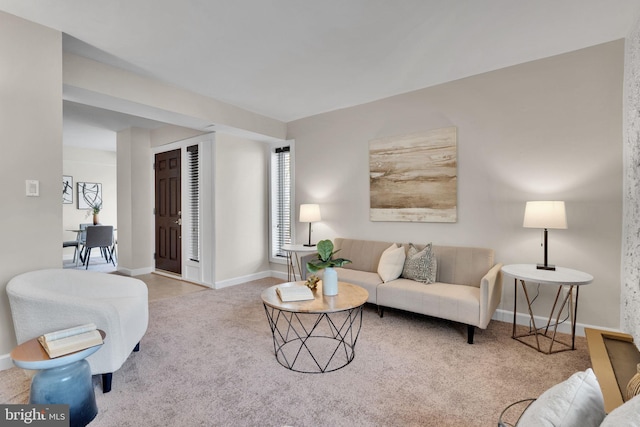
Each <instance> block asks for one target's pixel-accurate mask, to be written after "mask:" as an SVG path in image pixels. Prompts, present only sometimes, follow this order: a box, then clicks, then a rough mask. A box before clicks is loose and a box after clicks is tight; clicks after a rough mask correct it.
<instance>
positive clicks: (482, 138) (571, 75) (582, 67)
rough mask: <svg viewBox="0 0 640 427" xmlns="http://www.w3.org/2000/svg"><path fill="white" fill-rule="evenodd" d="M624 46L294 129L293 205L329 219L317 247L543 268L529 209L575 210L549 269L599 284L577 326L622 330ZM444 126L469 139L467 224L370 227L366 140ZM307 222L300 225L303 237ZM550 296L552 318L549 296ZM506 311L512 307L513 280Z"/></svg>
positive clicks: (317, 232)
mask: <svg viewBox="0 0 640 427" xmlns="http://www.w3.org/2000/svg"><path fill="white" fill-rule="evenodd" d="M623 46H624V45H623V41H616V42H612V43H607V44H604V45H600V46H595V47H591V48H588V49H584V50H580V51H576V52H572V53H568V54H565V55H560V56H556V57H551V58H547V59H542V60H539V61H535V62H530V63H527V64H522V65H518V66H514V67H509V68H505V69H502V70H498V71H495V72H490V73H486V74H482V75H478V76H473V77H470V78H466V79H462V80H458V81H454V82H451V83H448V84H443V85H439V86H435V87H431V88H427V89H423V90H419V91H415V92H411V93H407V94H404V95H399V96H394V97H391V98H387V99H384V100H380V101H377V102H372V103H369V104H364V105H360V106H356V107H353V108H347V109H343V110H338V111H333V112H330V113H326V114H321V115H318V116H314V117H309V118H306V119H301V120H298V121H295V122H292V123H289V124H288V129H289V133H288V138H289V139H295V141H296V159H295V160H296V200H297V201H300V202H301V201H304V202H309V203H310V202H318V203H320V205H321V209H322V222H320V223H318V224H316V225H314V234H313V237H314V239H318V240H319V239H321V238H333V237H336V236H344V237H353V238H361V239H374V240H387V241H397V242H419V243H426V242H430V241H433V242H434V243H435V244H442V245H464V246H482V247H490V248H494V249H495V250H496V255H497V260H498V261H500V262H503V263H506V264H509V263H536V262H542V248H541V247H540V241H541V233H540V231H538V230H532V229H525V228H523V227H522V220H523V214H524V205H525V202H526V201H527V200H545V199H558V200H565V201H566V203H567V216H568V223H569V229H567V230H551V231H550V242H549V257H550V262H552V263H555V264H558V265H561V266H565V267H570V268H575V269H578V270H583V271H587V272H589V273H591V274H592V275H593V276H594V277H595V280H594V282H593V284H592V285H589V286H588V287H584V289H583V290H582V291H581V292H580V310H579V313H578V321H579V322H581V323H586V324H593V325H599V326H603V327H611V328H617V327H619V313H620V310H619V301H620V247H621V216H622V211H621V207H622V199H621V188H622V133H621V132H622V126H621V123H622V111H621V108H622V94H621V91H622V74H623V50H624V49H623ZM445 126H456V127H457V129H458V221H457V222H456V223H454V224H445V223H401V222H371V221H369V199H368V197H369V176H368V172H369V167H368V143H369V141H370V140H372V139H374V138H380V137H385V136H393V135H404V134H408V133H412V132H418V131H425V130H430V129H436V128H440V127H445ZM305 225H306V224H298V227H297V231H298V236H304V235H305V233H304V226H305ZM301 239H302V238H299V239H298V241H299V242H300V241H302V240H301ZM541 294H542V296H541V299H540V300H539V303H538V308H539V309H541V310H542V314H544V313H546V310H543V308H544V307H545V306H548V305H549V300H550V298H551V292H550V290H549V289H542V290H541ZM502 301H503V302H502V304H501V308H503V309H506V310H512V306H513V303H512V301H513V281H511V280H507V281H505V290H504V295H503V300H502ZM523 307H524V306H523V305H520V306H519V307H518V308H519V310H521V311H523V310H524V308H523Z"/></svg>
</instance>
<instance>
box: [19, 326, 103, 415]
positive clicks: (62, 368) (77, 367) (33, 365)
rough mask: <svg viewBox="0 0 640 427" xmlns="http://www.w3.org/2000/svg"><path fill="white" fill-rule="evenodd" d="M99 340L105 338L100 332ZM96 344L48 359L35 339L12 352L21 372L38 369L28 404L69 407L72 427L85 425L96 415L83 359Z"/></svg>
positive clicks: (89, 371) (94, 402)
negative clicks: (22, 370) (21, 369)
mask: <svg viewBox="0 0 640 427" xmlns="http://www.w3.org/2000/svg"><path fill="white" fill-rule="evenodd" d="M100 334H101V335H102V339H103V340H104V338H105V337H106V335H107V334H106V333H105V332H104V331H102V330H101V331H100ZM100 347H102V345H96V346H94V347H89V348H86V349H84V350H80V351H76V352H75V353H70V354H67V355H64V356H60V357H56V358H53V359H51V358H50V357H49V355H48V354H47V352H46V351H45V349H44V348H42V345H40V343H39V342H38V339H37V338H34V339H31V340H29V341H26V342H24V343H22V344H20V345H19V346H17V347H16V348H14V349H13V351H12V352H11V359H12V360H13V363H14V364H15V365H16V366H17V367H19V368H23V369H32V370H38V371H39V372H38V373H37V374H35V376H34V377H33V379H32V380H31V392H30V394H29V403H33V404H45V405H46V404H64V405H69V418H70V420H69V421H70V425H71V426H86V425H87V424H89V423H90V422H91V420H93V419H94V418H95V416H96V415H97V414H98V406H97V405H96V396H95V392H94V391H93V382H92V380H91V367H90V366H89V362H87V361H86V360H85V359H86V358H87V357H89V356H90V355H92V354H93V353H95V352H96V351H98V350H100Z"/></svg>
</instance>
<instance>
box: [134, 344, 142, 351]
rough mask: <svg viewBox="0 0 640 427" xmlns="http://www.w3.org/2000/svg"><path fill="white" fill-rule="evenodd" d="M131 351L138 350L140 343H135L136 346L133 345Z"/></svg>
mask: <svg viewBox="0 0 640 427" xmlns="http://www.w3.org/2000/svg"><path fill="white" fill-rule="evenodd" d="M133 351H140V343H138V344H136V346H135V347H133Z"/></svg>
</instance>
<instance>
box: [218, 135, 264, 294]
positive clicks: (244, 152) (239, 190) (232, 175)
mask: <svg viewBox="0 0 640 427" xmlns="http://www.w3.org/2000/svg"><path fill="white" fill-rule="evenodd" d="M267 176H268V173H267V157H266V150H265V148H264V144H263V143H261V142H257V141H251V140H247V139H242V138H238V137H235V136H230V135H225V134H221V133H217V134H216V143H215V216H216V229H215V254H216V259H215V263H216V266H215V280H216V282H220V281H223V280H226V279H232V278H237V277H242V276H246V275H250V274H254V273H259V272H264V271H267V270H269V263H268V252H267V248H268V236H269V233H268V227H267V224H268V202H267V191H268V181H267Z"/></svg>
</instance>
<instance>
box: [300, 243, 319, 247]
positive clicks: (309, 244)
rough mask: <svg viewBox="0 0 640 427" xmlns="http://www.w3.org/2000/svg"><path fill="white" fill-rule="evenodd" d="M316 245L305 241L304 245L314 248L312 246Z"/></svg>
mask: <svg viewBox="0 0 640 427" xmlns="http://www.w3.org/2000/svg"><path fill="white" fill-rule="evenodd" d="M315 245H316V244H315V243H313V244H311V243H305V244H303V245H302V246H307V247H310V248H312V247H314V246H315Z"/></svg>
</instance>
